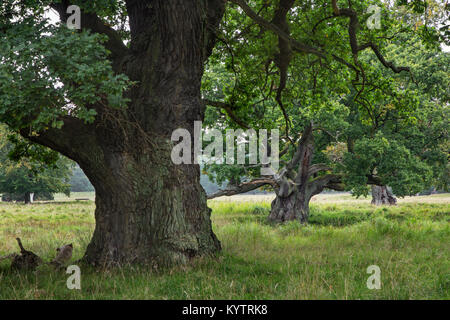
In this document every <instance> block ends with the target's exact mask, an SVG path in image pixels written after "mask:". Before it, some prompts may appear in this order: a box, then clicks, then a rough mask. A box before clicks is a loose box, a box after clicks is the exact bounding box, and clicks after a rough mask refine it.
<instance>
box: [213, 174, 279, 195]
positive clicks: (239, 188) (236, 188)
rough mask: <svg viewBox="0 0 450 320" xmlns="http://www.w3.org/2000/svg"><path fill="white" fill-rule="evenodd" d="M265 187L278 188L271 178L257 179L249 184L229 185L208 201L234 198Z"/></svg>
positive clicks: (215, 193)
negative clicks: (226, 197)
mask: <svg viewBox="0 0 450 320" xmlns="http://www.w3.org/2000/svg"><path fill="white" fill-rule="evenodd" d="M264 185H271V186H273V187H274V188H275V187H276V182H275V180H273V179H270V178H257V179H253V180H251V181H248V182H243V183H241V184H239V185H231V186H230V185H229V186H228V187H227V189H225V190H219V191H217V192H214V193H212V194H210V195H208V196H207V197H208V199H214V198H217V197H221V196H233V195H236V194H241V193H245V192H249V191H252V190H255V189H258V188H260V187H262V186H264Z"/></svg>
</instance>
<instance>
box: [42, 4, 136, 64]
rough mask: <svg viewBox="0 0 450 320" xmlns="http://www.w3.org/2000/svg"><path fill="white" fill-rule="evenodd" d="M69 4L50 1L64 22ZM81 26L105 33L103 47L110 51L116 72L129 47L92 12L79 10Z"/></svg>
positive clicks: (94, 31)
mask: <svg viewBox="0 0 450 320" xmlns="http://www.w3.org/2000/svg"><path fill="white" fill-rule="evenodd" d="M69 6H70V2H69V1H67V0H63V1H62V2H61V3H51V4H50V7H51V8H52V9H54V10H56V11H57V12H58V14H59V17H60V19H61V21H62V22H64V23H65V22H66V21H67V18H68V17H69V15H68V14H67V7H69ZM81 28H82V29H85V30H90V31H91V32H93V33H99V34H103V35H106V36H107V37H108V41H107V42H106V43H105V48H106V49H108V50H109V51H111V60H112V62H113V68H114V70H115V71H116V72H117V71H119V70H120V67H121V66H120V64H121V60H122V59H123V57H124V56H125V55H127V53H128V52H129V49H128V48H127V46H125V44H124V43H123V41H122V38H121V37H120V35H119V34H118V33H117V31H116V30H114V29H113V28H111V27H109V26H107V25H105V23H104V22H103V21H102V20H101V19H100V18H99V17H98V16H97V15H96V14H94V13H84V12H83V11H81Z"/></svg>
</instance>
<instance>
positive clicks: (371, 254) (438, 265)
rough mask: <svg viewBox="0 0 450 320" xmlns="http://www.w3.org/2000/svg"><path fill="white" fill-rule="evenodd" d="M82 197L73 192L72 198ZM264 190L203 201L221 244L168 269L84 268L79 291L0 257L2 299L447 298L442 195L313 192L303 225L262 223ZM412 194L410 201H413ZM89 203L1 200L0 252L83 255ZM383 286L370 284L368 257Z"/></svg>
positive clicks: (447, 198) (447, 236) (449, 204)
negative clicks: (69, 246)
mask: <svg viewBox="0 0 450 320" xmlns="http://www.w3.org/2000/svg"><path fill="white" fill-rule="evenodd" d="M75 197H77V198H83V196H78V195H75V196H74V198H75ZM268 197H270V196H262V197H261V196H250V197H247V198H245V197H244V196H239V197H233V198H224V199H218V200H212V201H209V205H210V207H211V208H212V209H213V214H212V220H213V228H214V231H215V233H216V234H217V236H218V238H219V239H220V240H221V242H222V247H223V251H222V253H221V254H220V255H219V256H218V257H216V258H204V259H200V260H197V261H196V262H195V263H194V264H193V265H192V266H189V267H183V268H181V267H177V268H173V269H170V270H157V271H155V270H149V269H148V268H146V267H135V268H133V267H125V268H123V269H120V270H119V269H115V270H109V271H104V272H100V271H98V270H93V269H90V268H87V267H82V290H80V291H77V290H68V289H67V288H66V280H67V277H68V275H66V274H65V273H64V272H60V273H55V272H54V271H52V270H51V269H49V268H42V269H40V270H39V271H38V272H36V273H28V274H27V273H22V274H17V273H15V272H12V271H10V270H9V263H8V262H7V261H3V262H0V299H449V298H450V262H449V261H450V259H449V252H450V250H449V249H450V224H449V219H450V195H449V194H446V195H433V196H430V197H411V198H407V199H400V200H399V205H398V206H395V207H374V206H371V205H370V200H367V199H360V200H355V199H352V198H349V196H348V195H319V196H318V197H316V198H314V201H313V202H312V204H311V218H310V224H309V225H307V226H302V225H299V224H298V223H296V222H290V223H287V224H284V225H274V224H270V223H268V222H267V215H268V213H269V210H270V201H269V198H268ZM413 200H415V201H413ZM93 212H94V203H93V202H92V201H89V202H83V201H80V202H75V201H73V202H66V203H58V202H56V203H46V204H34V205H21V204H5V203H1V204H0V256H1V255H5V254H8V253H12V252H17V243H16V241H15V237H17V236H19V237H21V238H22V239H23V242H24V245H25V246H26V247H27V248H30V249H31V250H32V251H34V252H36V253H38V254H39V255H41V256H42V257H44V259H45V260H50V259H51V258H52V257H53V256H54V253H55V248H56V247H58V246H60V245H62V244H65V243H69V242H72V243H74V246H75V247H74V257H73V260H74V261H76V260H77V259H79V258H81V257H82V255H83V252H84V250H85V248H86V246H87V244H88V243H89V240H90V237H91V235H92V232H93V230H94V216H93ZM373 264H375V265H378V266H379V267H380V269H381V281H382V287H381V289H380V290H369V289H368V288H367V287H366V281H367V278H368V277H369V274H367V273H366V269H367V267H368V266H369V265H373Z"/></svg>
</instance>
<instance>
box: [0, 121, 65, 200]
mask: <svg viewBox="0 0 450 320" xmlns="http://www.w3.org/2000/svg"><path fill="white" fill-rule="evenodd" d="M10 140H16V141H14V142H15V145H16V147H14V146H13V143H11V141H10ZM25 146H26V149H25ZM38 154H39V157H41V159H46V161H47V163H45V162H40V161H37V160H36V159H35V157H36V156H38ZM71 166H72V164H71V162H70V161H69V160H68V159H66V158H62V157H60V156H59V155H58V154H57V153H53V152H52V151H49V150H45V149H43V148H42V147H41V146H33V145H30V144H25V143H24V144H21V141H20V139H19V138H17V137H16V136H14V135H12V136H9V138H8V131H7V129H6V128H5V127H4V126H0V193H2V199H3V200H4V201H24V202H25V203H30V202H31V201H32V200H33V197H32V195H34V199H35V200H47V199H53V193H57V192H62V193H65V194H67V195H70V185H69V179H70V175H71Z"/></svg>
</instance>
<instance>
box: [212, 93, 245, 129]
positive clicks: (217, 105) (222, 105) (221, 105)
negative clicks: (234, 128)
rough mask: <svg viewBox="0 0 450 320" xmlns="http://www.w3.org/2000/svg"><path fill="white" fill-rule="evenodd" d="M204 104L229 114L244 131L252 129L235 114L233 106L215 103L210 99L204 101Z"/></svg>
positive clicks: (219, 102)
mask: <svg viewBox="0 0 450 320" xmlns="http://www.w3.org/2000/svg"><path fill="white" fill-rule="evenodd" d="M203 102H204V103H205V104H207V105H209V106H212V107H216V108H220V109H223V110H225V111H226V113H227V114H228V116H229V117H230V118H231V119H232V120H233V121H234V122H236V123H237V124H238V125H240V126H241V127H242V128H244V129H250V127H249V126H248V125H247V124H246V123H245V122H244V121H243V120H241V119H240V118H239V117H238V116H237V115H236V114H235V113H234V112H233V106H231V105H229V104H227V103H225V102H221V101H213V100H209V99H203Z"/></svg>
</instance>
